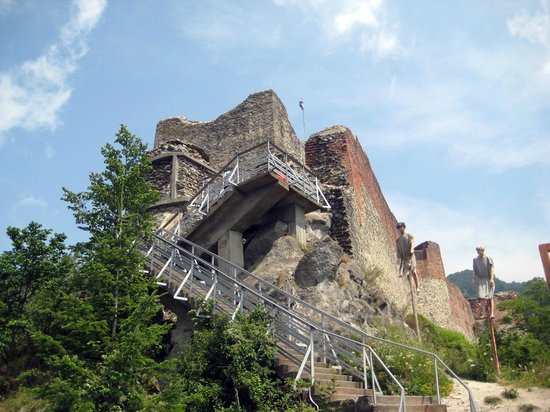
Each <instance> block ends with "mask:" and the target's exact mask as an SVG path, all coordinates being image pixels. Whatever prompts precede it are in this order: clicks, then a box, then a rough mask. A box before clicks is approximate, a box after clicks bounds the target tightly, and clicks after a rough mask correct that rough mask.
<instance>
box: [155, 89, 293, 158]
mask: <svg viewBox="0 0 550 412" xmlns="http://www.w3.org/2000/svg"><path fill="white" fill-rule="evenodd" d="M171 140H179V141H181V142H184V143H189V144H192V145H195V146H197V147H200V148H202V149H203V150H204V151H205V152H206V154H207V156H208V161H209V164H210V165H211V166H213V167H214V168H215V169H220V168H221V167H223V166H224V165H225V164H227V163H228V162H229V161H230V160H231V159H232V158H233V157H234V156H235V155H236V154H237V153H240V152H243V151H245V150H246V149H249V148H251V147H253V146H256V145H258V144H260V143H263V142H267V141H268V140H270V141H271V142H273V143H275V144H276V145H277V146H279V147H280V148H281V149H283V150H284V151H286V152H287V153H289V154H291V155H292V156H294V157H295V158H296V159H297V160H302V157H303V142H301V141H300V140H299V139H298V137H297V136H296V133H295V132H294V129H293V128H292V126H291V124H290V122H289V120H288V114H287V111H286V109H285V107H284V105H283V103H282V102H281V100H280V99H279V97H278V96H277V95H276V94H275V92H273V90H266V91H263V92H259V93H255V94H252V95H250V96H248V98H247V99H246V100H245V101H244V102H242V103H241V104H239V105H238V106H237V107H235V108H234V109H232V110H230V111H228V112H227V113H224V114H222V115H221V116H219V117H218V118H217V119H215V120H213V121H210V122H196V121H190V120H188V119H186V118H185V117H171V118H168V119H165V120H161V121H160V122H159V123H158V124H157V130H156V135H155V148H157V147H159V146H161V145H162V144H163V143H165V142H168V141H171Z"/></svg>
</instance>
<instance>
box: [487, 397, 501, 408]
mask: <svg viewBox="0 0 550 412" xmlns="http://www.w3.org/2000/svg"><path fill="white" fill-rule="evenodd" d="M483 402H484V403H485V404H487V405H493V406H494V405H498V404H499V403H502V399H500V398H499V397H498V396H486V397H485V399H483Z"/></svg>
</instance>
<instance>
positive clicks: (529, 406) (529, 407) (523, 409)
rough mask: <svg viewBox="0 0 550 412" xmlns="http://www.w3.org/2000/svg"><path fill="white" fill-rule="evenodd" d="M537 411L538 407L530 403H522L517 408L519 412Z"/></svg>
mask: <svg viewBox="0 0 550 412" xmlns="http://www.w3.org/2000/svg"><path fill="white" fill-rule="evenodd" d="M537 409H540V408H539V407H538V406H535V405H533V404H532V403H524V404H522V405H519V406H518V411H521V412H531V411H534V410H537Z"/></svg>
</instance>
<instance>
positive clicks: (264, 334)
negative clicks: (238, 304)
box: [151, 307, 311, 412]
mask: <svg viewBox="0 0 550 412" xmlns="http://www.w3.org/2000/svg"><path fill="white" fill-rule="evenodd" d="M270 324H271V319H270V317H269V315H268V314H267V313H266V311H265V310H264V309H263V308H261V307H258V308H255V309H254V310H252V311H251V312H249V313H246V314H239V315H238V316H237V318H236V319H235V320H234V321H233V322H230V321H229V319H228V318H227V317H226V316H214V318H213V319H209V320H207V322H206V324H205V323H204V322H202V325H201V328H199V329H198V330H195V332H194V334H193V339H192V341H191V343H190V344H188V345H187V346H185V347H184V348H182V351H181V353H180V355H179V357H178V358H177V359H176V360H175V362H174V365H173V369H171V372H170V373H169V374H168V376H167V377H166V379H167V381H168V382H169V384H168V386H167V387H166V388H165V389H164V390H163V391H162V393H161V394H159V395H158V396H156V397H155V398H154V399H152V405H151V410H166V411H172V410H173V411H198V410H200V411H214V410H216V411H223V410H227V411H265V412H267V411H305V410H311V408H310V407H309V406H308V405H307V404H305V403H303V402H301V400H300V399H299V396H298V393H297V392H295V391H294V390H293V389H292V388H291V387H290V385H288V383H286V382H283V381H281V380H280V379H278V378H277V376H276V375H275V356H276V353H277V347H276V343H275V341H274V340H273V338H272V334H271V333H269V325H270Z"/></svg>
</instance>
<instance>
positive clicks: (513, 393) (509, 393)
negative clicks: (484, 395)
mask: <svg viewBox="0 0 550 412" xmlns="http://www.w3.org/2000/svg"><path fill="white" fill-rule="evenodd" d="M502 396H503V397H504V398H505V399H516V398H517V397H518V390H517V389H516V388H509V389H508V388H507V389H505V390H504V392H502Z"/></svg>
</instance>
